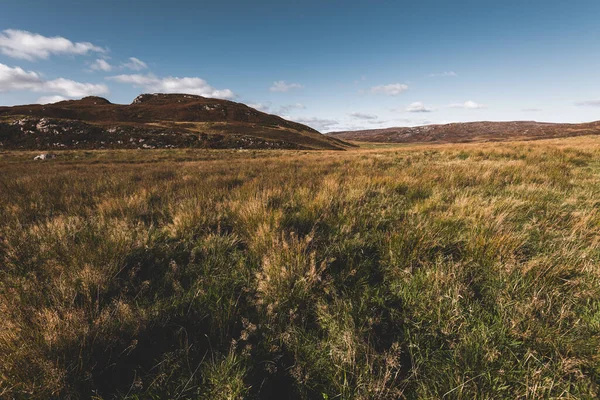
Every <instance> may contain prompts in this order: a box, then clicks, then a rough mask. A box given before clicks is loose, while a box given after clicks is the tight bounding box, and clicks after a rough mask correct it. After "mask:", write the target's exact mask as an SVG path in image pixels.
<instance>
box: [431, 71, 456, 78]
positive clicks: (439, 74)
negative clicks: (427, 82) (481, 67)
mask: <svg viewBox="0 0 600 400" xmlns="http://www.w3.org/2000/svg"><path fill="white" fill-rule="evenodd" d="M429 76H430V77H432V78H435V77H443V78H448V77H454V76H458V74H457V73H456V72H454V71H444V72H437V73H433V74H429Z"/></svg>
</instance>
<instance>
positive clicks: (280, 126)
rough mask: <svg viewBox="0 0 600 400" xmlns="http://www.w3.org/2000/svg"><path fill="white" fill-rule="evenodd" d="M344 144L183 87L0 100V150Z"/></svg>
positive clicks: (341, 146) (331, 146) (338, 146)
mask: <svg viewBox="0 0 600 400" xmlns="http://www.w3.org/2000/svg"><path fill="white" fill-rule="evenodd" d="M347 146H348V145H347V144H346V143H344V142H342V141H340V140H338V139H336V138H332V137H328V136H324V135H322V134H321V133H319V132H318V131H316V130H314V129H312V128H310V127H308V126H305V125H302V124H299V123H296V122H291V121H287V120H285V119H283V118H281V117H279V116H276V115H270V114H266V113H263V112H260V111H258V110H255V109H253V108H251V107H248V106H246V105H245V104H241V103H236V102H232V101H227V100H220V99H212V98H205V97H201V96H193V95H186V94H143V95H140V96H138V97H137V98H136V99H135V100H134V101H133V102H132V103H131V104H129V105H121V104H112V103H111V102H109V101H108V100H106V99H104V98H101V97H85V98H83V99H81V100H69V101H61V102H58V103H54V104H48V105H39V104H33V105H22V106H14V107H0V149H1V148H4V149H75V148H80V149H93V148H174V147H178V148H181V147H197V148H268V149H329V150H341V149H344V148H345V147H347Z"/></svg>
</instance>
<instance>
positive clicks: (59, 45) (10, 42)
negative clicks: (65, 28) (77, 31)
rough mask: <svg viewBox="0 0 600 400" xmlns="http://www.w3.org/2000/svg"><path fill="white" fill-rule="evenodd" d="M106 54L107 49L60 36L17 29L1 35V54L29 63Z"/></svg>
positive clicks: (8, 30)
mask: <svg viewBox="0 0 600 400" xmlns="http://www.w3.org/2000/svg"><path fill="white" fill-rule="evenodd" d="M105 52H106V49H103V48H102V47H99V46H96V45H94V44H92V43H89V42H72V41H70V40H69V39H66V38H64V37H60V36H54V37H47V36H42V35H40V34H37V33H31V32H27V31H21V30H16V29H6V30H4V31H2V32H1V33H0V53H2V54H4V55H6V56H8V57H12V58H19V59H23V60H28V61H35V60H38V59H47V58H49V57H50V56H51V55H67V54H71V55H85V54H88V53H105Z"/></svg>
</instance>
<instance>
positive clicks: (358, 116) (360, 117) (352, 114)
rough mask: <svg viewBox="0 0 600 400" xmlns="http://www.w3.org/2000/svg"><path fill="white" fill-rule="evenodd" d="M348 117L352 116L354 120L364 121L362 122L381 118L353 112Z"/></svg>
mask: <svg viewBox="0 0 600 400" xmlns="http://www.w3.org/2000/svg"><path fill="white" fill-rule="evenodd" d="M348 115H350V116H351V117H352V118H356V119H362V120H376V119H378V118H379V117H377V115H374V114H366V113H360V112H353V113H350V114H348Z"/></svg>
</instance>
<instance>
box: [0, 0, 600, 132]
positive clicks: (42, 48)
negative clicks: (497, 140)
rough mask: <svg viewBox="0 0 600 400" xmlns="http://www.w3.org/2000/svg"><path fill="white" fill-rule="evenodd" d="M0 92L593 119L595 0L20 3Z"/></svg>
mask: <svg viewBox="0 0 600 400" xmlns="http://www.w3.org/2000/svg"><path fill="white" fill-rule="evenodd" d="M3 3H4V4H2V7H1V8H0V105H15V104H32V103H48V102H54V101H60V100H64V99H76V98H81V97H84V96H88V95H97V96H101V97H105V98H107V99H109V100H110V101H111V102H113V103H120V104H128V103H131V101H132V100H133V99H134V98H135V97H136V96H137V95H139V94H141V93H159V92H164V93H167V92H170V93H190V94H197V95H202V96H206V97H218V98H225V99H229V100H233V101H237V102H242V103H245V104H248V105H250V106H252V107H255V108H258V109H260V110H261V111H265V112H268V113H272V114H278V115H281V116H283V117H284V118H287V119H291V120H295V121H298V122H301V123H305V124H307V125H310V126H312V127H314V128H316V129H318V130H320V131H322V132H328V131H338V130H354V129H375V128H384V127H392V126H415V125H424V124H433V123H449V122H466V121H481V120H492V121H510V120H537V121H548V122H584V121H595V120H600V23H598V20H599V19H600V1H597V0H571V1H564V0H562V1H556V0H544V1H539V0H520V1H513V0H503V1H481V0H477V1H475V0H454V1H450V0H420V1H415V0H412V1H377V0H372V1H356V0H345V1H337V0H320V1H313V0H303V1H271V0H269V1H267V0H265V1H261V0H256V1H247V0H230V1H227V2H223V1H215V0H212V1H203V0H196V1H192V0H170V1H146V0H144V1H141V0H129V1H123V0H119V1H116V0H103V1H97V0H95V1H91V0H52V1H47V0H19V1H4V2H3Z"/></svg>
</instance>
